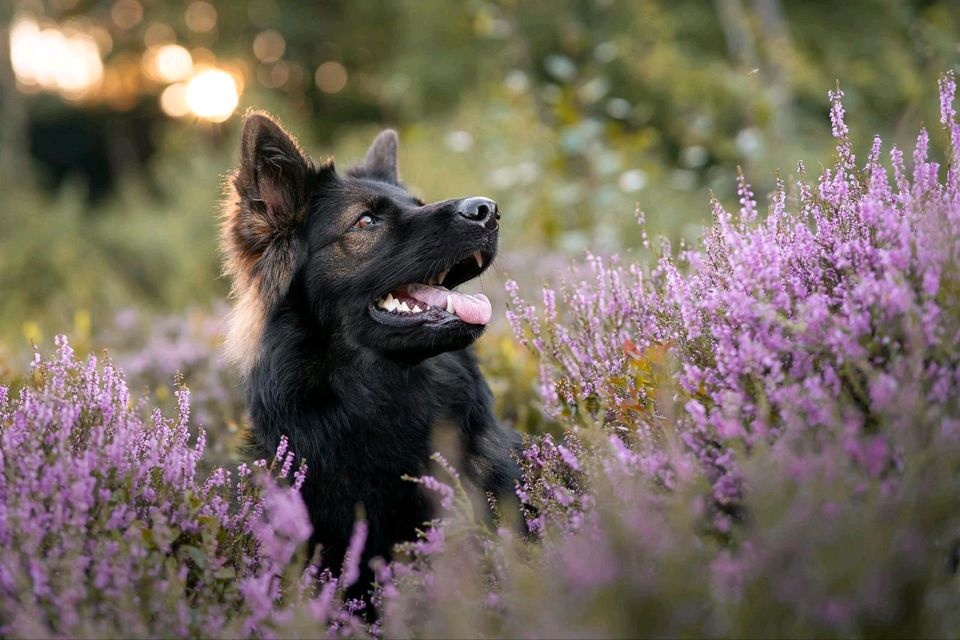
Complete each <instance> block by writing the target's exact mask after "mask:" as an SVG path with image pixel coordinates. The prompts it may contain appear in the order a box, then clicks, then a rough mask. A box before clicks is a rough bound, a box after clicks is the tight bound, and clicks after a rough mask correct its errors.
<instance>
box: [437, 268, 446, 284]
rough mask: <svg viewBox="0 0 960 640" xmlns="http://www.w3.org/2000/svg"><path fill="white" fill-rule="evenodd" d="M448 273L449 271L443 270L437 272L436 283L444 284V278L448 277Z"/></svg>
mask: <svg viewBox="0 0 960 640" xmlns="http://www.w3.org/2000/svg"><path fill="white" fill-rule="evenodd" d="M447 273H448V272H447V271H441V272H440V273H438V274H437V279H436V283H437V284H438V285H442V284H443V279H444V278H446V277H447Z"/></svg>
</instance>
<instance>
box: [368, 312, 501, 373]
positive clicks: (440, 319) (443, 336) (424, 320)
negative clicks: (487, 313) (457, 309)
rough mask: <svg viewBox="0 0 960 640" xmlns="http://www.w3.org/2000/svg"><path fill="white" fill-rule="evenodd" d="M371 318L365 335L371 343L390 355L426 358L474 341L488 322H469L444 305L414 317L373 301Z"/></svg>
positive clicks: (406, 357)
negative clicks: (444, 308) (448, 311)
mask: <svg viewBox="0 0 960 640" xmlns="http://www.w3.org/2000/svg"><path fill="white" fill-rule="evenodd" d="M367 313H368V315H369V319H370V321H371V322H367V323H365V324H367V326H368V330H367V331H365V332H364V335H363V336H362V338H361V339H362V342H364V343H365V344H366V345H367V346H368V347H370V348H372V349H374V350H377V351H380V352H382V353H385V354H387V355H390V356H394V357H400V358H404V359H409V360H414V361H418V360H423V359H426V358H432V357H433V356H436V355H440V354H441V353H445V352H447V351H457V350H459V349H464V348H466V347H469V346H470V345H471V344H473V343H474V342H475V341H476V340H477V338H479V337H480V336H481V335H483V332H484V330H486V328H487V327H486V325H482V324H468V323H466V322H464V321H463V320H461V319H460V318H458V317H456V316H455V315H452V314H448V313H446V312H445V311H443V310H441V309H435V310H434V309H430V310H427V311H424V312H423V313H420V314H417V315H416V316H413V317H403V316H399V317H398V316H396V315H395V314H391V313H389V312H385V311H382V310H380V309H378V308H377V307H376V306H375V305H372V304H371V305H370V307H369V308H368V310H367Z"/></svg>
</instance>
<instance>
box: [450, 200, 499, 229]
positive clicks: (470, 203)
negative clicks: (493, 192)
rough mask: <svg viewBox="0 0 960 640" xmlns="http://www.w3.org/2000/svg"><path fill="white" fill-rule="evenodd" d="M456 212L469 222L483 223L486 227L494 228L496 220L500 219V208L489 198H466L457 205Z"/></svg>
mask: <svg viewBox="0 0 960 640" xmlns="http://www.w3.org/2000/svg"><path fill="white" fill-rule="evenodd" d="M457 213H458V214H459V215H461V216H463V217H464V218H466V219H467V220H470V221H471V222H476V223H479V224H482V225H484V226H485V227H487V228H490V229H492V228H495V227H496V226H497V220H499V219H500V210H499V209H498V208H497V203H496V202H494V201H493V200H491V199H490V198H481V197H475V198H467V199H465V200H462V201H461V202H460V205H459V206H458V207H457Z"/></svg>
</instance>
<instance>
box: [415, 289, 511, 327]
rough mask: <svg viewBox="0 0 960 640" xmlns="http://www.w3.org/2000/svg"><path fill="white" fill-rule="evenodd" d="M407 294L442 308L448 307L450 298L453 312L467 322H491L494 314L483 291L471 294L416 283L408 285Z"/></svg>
mask: <svg viewBox="0 0 960 640" xmlns="http://www.w3.org/2000/svg"><path fill="white" fill-rule="evenodd" d="M407 294H408V295H409V296H410V297H412V298H414V299H415V300H419V301H420V302H426V303H427V304H429V305H430V306H433V307H440V308H441V309H446V308H447V300H448V299H449V301H450V304H451V305H452V306H453V313H454V314H455V315H456V316H457V317H458V318H460V319H461V320H463V321H464V322H466V323H467V324H490V316H492V315H493V310H492V308H491V306H490V300H488V299H487V296H485V295H483V294H482V293H477V294H473V295H470V294H466V293H457V292H456V291H450V289H444V288H443V287H435V286H432V285H428V284H414V285H410V286H409V287H407Z"/></svg>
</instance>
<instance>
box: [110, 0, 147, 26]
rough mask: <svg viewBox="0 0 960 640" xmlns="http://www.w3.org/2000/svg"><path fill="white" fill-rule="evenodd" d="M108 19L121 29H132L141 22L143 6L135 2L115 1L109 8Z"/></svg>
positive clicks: (134, 0)
mask: <svg viewBox="0 0 960 640" xmlns="http://www.w3.org/2000/svg"><path fill="white" fill-rule="evenodd" d="M110 19H111V20H113V24H115V25H117V26H118V27H120V28H121V29H132V28H133V27H135V26H137V25H138V24H140V21H141V20H143V6H142V5H141V4H140V3H139V2H137V0H117V1H116V2H114V3H113V6H112V7H111V8H110Z"/></svg>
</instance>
